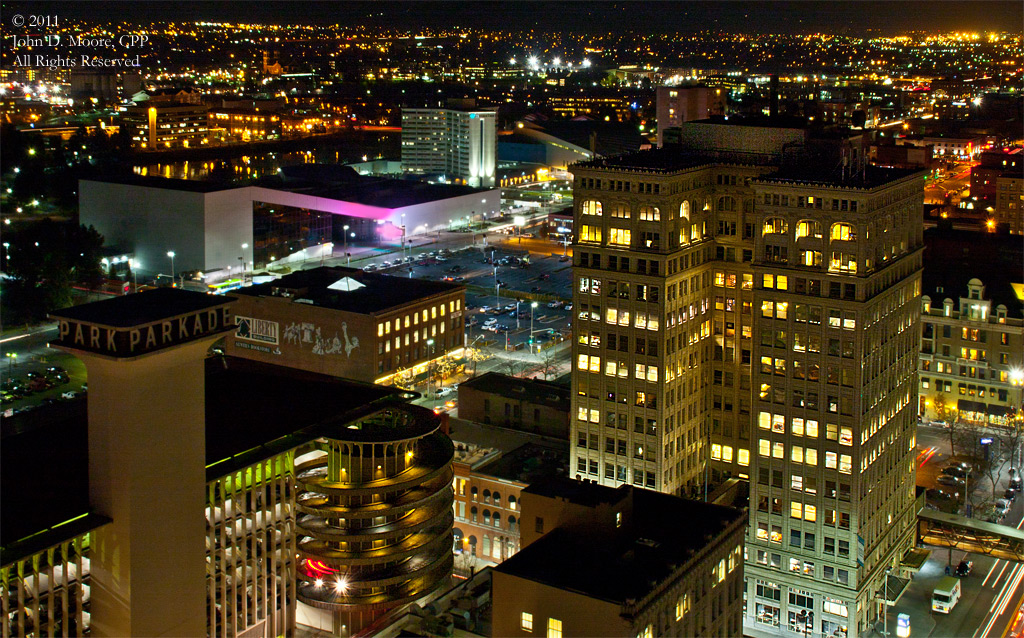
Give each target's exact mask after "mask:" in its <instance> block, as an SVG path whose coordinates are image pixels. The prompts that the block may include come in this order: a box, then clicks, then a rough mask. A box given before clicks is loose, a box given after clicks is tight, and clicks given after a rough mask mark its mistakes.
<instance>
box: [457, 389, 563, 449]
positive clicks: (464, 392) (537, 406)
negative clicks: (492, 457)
mask: <svg viewBox="0 0 1024 638" xmlns="http://www.w3.org/2000/svg"><path fill="white" fill-rule="evenodd" d="M485 401H487V402H488V403H487V404H486V405H485V403H484V402H485ZM506 405H508V406H509V408H508V416H506V415H505V406H506ZM568 406H569V404H568V402H566V409H564V410H559V409H558V408H556V407H552V406H550V405H546V404H541V403H533V402H531V401H529V400H521V399H517V398H510V397H504V396H501V395H500V394H497V393H492V392H482V391H480V390H478V389H476V388H473V387H470V386H468V385H465V384H464V385H461V386H459V416H460V417H461V418H463V419H466V420H467V421H474V422H476V423H490V424H493V425H502V426H505V427H510V428H515V429H517V430H522V431H523V432H535V433H537V434H543V435H546V436H553V437H556V438H559V439H563V440H566V439H568V438H569V409H568ZM486 407H490V410H487V409H485V408H486ZM516 407H518V408H519V415H518V417H517V416H516ZM535 411H536V412H535ZM538 412H539V414H537V413H538ZM535 416H538V417H539V418H534V417H535Z"/></svg>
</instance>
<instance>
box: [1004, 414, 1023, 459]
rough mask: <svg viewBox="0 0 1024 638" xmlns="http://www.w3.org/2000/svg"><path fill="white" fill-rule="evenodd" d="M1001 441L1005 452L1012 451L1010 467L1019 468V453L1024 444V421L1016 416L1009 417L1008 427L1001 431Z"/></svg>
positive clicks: (1007, 420)
mask: <svg viewBox="0 0 1024 638" xmlns="http://www.w3.org/2000/svg"><path fill="white" fill-rule="evenodd" d="M999 441H1000V444H1001V445H1003V449H1004V450H1009V451H1010V455H1009V456H1010V467H1019V466H1020V462H1021V459H1020V458H1019V457H1018V452H1019V450H1020V446H1021V444H1022V443H1024V419H1022V418H1021V417H1020V416H1019V415H1016V414H1014V415H1010V416H1008V418H1007V419H1006V427H1005V428H1001V429H1000V431H999Z"/></svg>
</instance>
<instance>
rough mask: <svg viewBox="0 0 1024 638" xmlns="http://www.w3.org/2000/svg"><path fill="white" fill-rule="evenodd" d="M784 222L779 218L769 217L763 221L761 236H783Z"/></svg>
mask: <svg viewBox="0 0 1024 638" xmlns="http://www.w3.org/2000/svg"><path fill="white" fill-rule="evenodd" d="M787 228H788V227H787V225H786V220H784V219H782V218H781V217H769V218H768V219H766V220H764V229H763V231H762V233H761V234H762V235H785V234H786V230H787Z"/></svg>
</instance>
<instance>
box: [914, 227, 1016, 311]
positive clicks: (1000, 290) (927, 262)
mask: <svg viewBox="0 0 1024 638" xmlns="http://www.w3.org/2000/svg"><path fill="white" fill-rule="evenodd" d="M924 246H925V248H924V272H923V274H922V281H921V294H922V295H928V296H929V297H931V300H932V307H936V306H938V307H941V304H942V300H943V299H946V298H947V297H948V298H949V299H953V300H954V301H956V300H958V299H959V298H960V297H966V296H967V282H968V281H970V280H971V279H978V280H980V281H981V283H982V284H983V285H984V286H985V290H984V294H983V295H982V296H983V298H984V299H990V300H991V301H992V310H993V311H994V310H995V308H996V306H999V305H1000V304H1001V305H1004V306H1006V316H1007V317H1010V318H1014V319H1022V318H1024V300H1022V299H1021V298H1020V297H1019V296H1018V295H1017V291H1016V290H1014V286H1013V284H1018V285H1019V284H1021V283H1024V267H1022V264H1024V245H1022V244H1021V240H1020V236H1019V235H1010V234H999V233H988V232H974V231H966V230H954V229H952V228H941V227H940V228H929V229H927V230H925V231H924Z"/></svg>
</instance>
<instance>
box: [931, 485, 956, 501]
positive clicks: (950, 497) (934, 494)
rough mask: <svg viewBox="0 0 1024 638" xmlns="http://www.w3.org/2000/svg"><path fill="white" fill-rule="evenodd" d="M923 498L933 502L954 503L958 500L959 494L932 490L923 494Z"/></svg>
mask: <svg viewBox="0 0 1024 638" xmlns="http://www.w3.org/2000/svg"><path fill="white" fill-rule="evenodd" d="M925 496H926V497H927V498H929V499H931V500H934V501H955V500H958V499H959V498H960V492H947V491H946V490H940V489H939V488H932V489H930V490H928V491H927V492H925Z"/></svg>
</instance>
